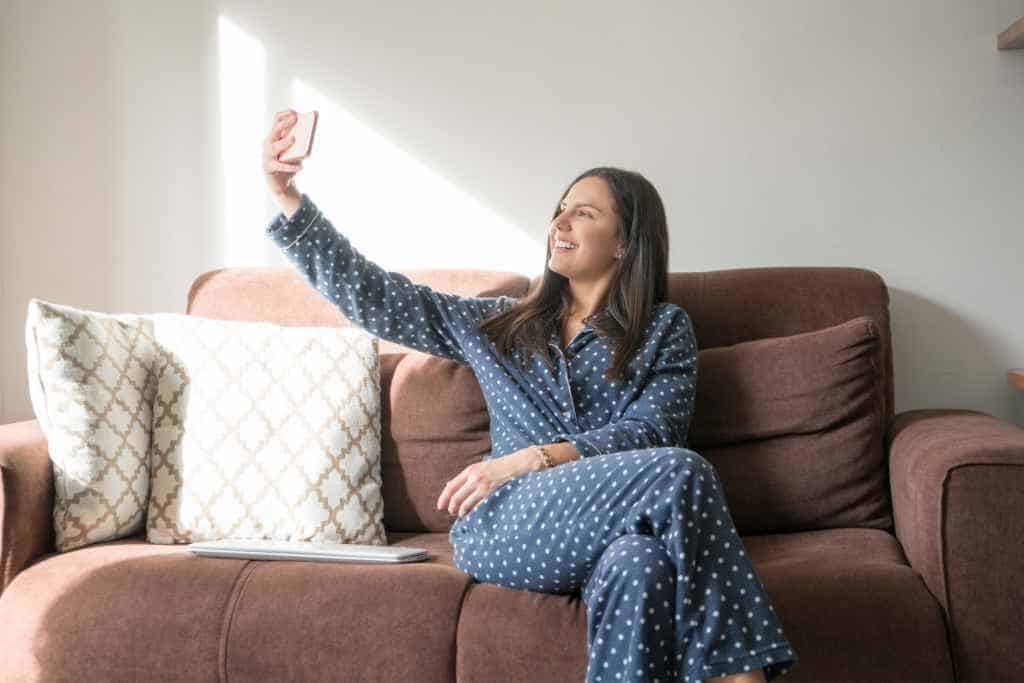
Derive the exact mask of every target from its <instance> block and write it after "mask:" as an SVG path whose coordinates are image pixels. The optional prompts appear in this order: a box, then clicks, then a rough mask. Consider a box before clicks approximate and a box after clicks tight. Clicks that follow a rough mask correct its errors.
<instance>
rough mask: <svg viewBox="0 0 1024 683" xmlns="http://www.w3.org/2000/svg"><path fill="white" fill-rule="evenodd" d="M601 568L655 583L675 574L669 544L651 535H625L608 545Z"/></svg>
mask: <svg viewBox="0 0 1024 683" xmlns="http://www.w3.org/2000/svg"><path fill="white" fill-rule="evenodd" d="M597 564H598V571H599V572H601V573H603V574H605V575H606V576H607V575H615V574H618V575H620V576H624V577H626V578H631V579H633V580H634V581H635V582H637V583H639V582H641V581H642V582H644V583H655V582H658V581H661V580H671V579H672V578H674V577H675V568H674V565H673V564H672V560H671V558H670V557H669V554H668V551H667V549H666V548H665V544H664V543H662V542H661V540H659V539H658V538H655V537H654V536H649V535H647V534H624V535H622V536H619V537H618V538H617V539H615V540H614V541H612V542H611V543H609V544H608V547H607V548H605V550H604V552H603V553H602V554H601V557H600V559H599V560H598V563H597Z"/></svg>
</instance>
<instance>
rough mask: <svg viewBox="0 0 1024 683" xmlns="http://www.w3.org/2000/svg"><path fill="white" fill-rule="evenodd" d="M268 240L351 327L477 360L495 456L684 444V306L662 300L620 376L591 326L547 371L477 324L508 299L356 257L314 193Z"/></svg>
mask: <svg viewBox="0 0 1024 683" xmlns="http://www.w3.org/2000/svg"><path fill="white" fill-rule="evenodd" d="M266 233H267V235H268V236H269V237H270V239H271V240H273V241H274V242H275V243H276V244H277V245H278V246H279V247H280V248H281V249H282V251H283V253H284V254H285V256H286V258H288V260H289V261H291V262H292V263H293V264H294V265H295V266H297V268H298V269H299V271H300V272H301V273H302V274H303V276H304V277H305V278H306V280H307V282H309V284H310V286H311V287H313V288H314V289H315V290H316V291H318V292H319V293H320V294H321V295H322V296H324V297H325V298H327V299H328V300H329V301H331V302H332V303H333V304H334V305H336V306H337V307H338V308H339V309H340V310H341V312H342V313H344V314H345V316H346V317H347V318H348V319H349V320H351V321H352V322H353V323H354V324H356V325H359V326H360V327H363V328H364V329H366V330H367V331H369V332H370V333H372V334H374V335H377V336H379V337H381V338H383V339H387V340H388V341H392V342H395V343H398V344H402V345H405V346H408V347H410V348H414V349H416V350H419V351H423V352H425V353H429V354H432V355H435V356H439V357H442V358H447V359H450V360H453V361H456V362H458V363H461V364H463V365H467V366H470V367H471V368H472V369H473V370H474V372H475V373H476V376H477V379H478V380H479V383H480V387H481V389H482V391H483V393H484V398H485V400H486V401H487V408H488V412H489V413H490V417H491V428H490V429H491V453H490V456H489V457H499V456H502V455H506V454H508V453H511V452H513V451H516V450H519V449H521V448H525V447H527V446H530V445H533V444H538V443H554V442H558V441H568V442H570V443H572V445H573V446H574V447H575V448H576V450H577V451H578V452H579V453H580V455H581V456H582V457H584V458H587V457H592V456H594V455H599V454H602V453H613V452H616V451H621V450H623V449H627V448H651V447H655V446H685V445H687V434H688V428H689V423H690V416H691V415H692V414H693V405H694V400H695V396H696V385H697V343H696V340H695V337H694V333H693V327H692V325H691V323H690V317H689V315H688V314H687V313H686V311H685V310H683V309H682V308H681V307H679V306H677V305H675V304H672V303H668V302H662V303H659V304H658V305H657V306H656V308H655V310H654V315H653V316H652V320H651V322H650V324H649V326H648V329H647V334H646V336H645V342H644V344H643V345H642V346H641V347H640V349H639V352H638V353H637V355H636V357H635V358H634V359H633V360H632V361H631V363H630V365H629V366H628V373H627V377H626V379H625V381H616V382H606V381H605V380H604V378H603V374H604V371H605V370H606V369H607V367H608V366H609V363H610V362H611V359H612V355H613V353H614V349H613V348H612V345H611V344H609V343H608V341H607V340H605V339H603V338H601V337H598V336H597V334H596V333H595V331H594V330H593V328H592V327H591V326H590V325H586V326H584V327H583V329H582V330H581V331H580V332H579V333H578V334H577V335H576V337H575V338H574V339H573V340H572V341H571V342H570V343H569V345H568V346H567V347H566V348H565V349H562V348H561V346H560V343H559V336H558V333H557V332H556V331H553V332H552V334H551V337H550V339H549V348H550V350H551V353H553V354H554V361H555V371H554V372H552V371H551V369H549V368H548V367H547V366H546V365H545V364H544V362H543V361H542V360H541V359H540V358H524V357H523V355H522V354H521V353H520V352H516V353H515V354H514V357H513V358H509V357H506V356H502V355H501V354H499V353H498V351H497V349H496V348H495V347H494V345H493V344H492V343H491V342H490V340H489V339H488V338H487V337H486V336H485V335H483V334H482V333H481V332H480V331H479V330H478V329H477V325H478V324H479V322H480V321H481V320H483V319H484V318H486V317H488V316H489V315H491V314H492V313H494V312H496V311H499V310H506V309H507V308H508V307H511V306H512V305H513V304H514V303H515V302H516V299H514V298H513V297H509V296H496V297H462V296H457V295H454V294H447V293H443V292H438V291H435V290H433V289H431V288H430V287H427V286H425V285H417V284H414V283H412V282H411V281H410V280H409V279H408V278H407V277H405V276H404V275H402V274H401V273H397V272H391V271H385V270H384V269H383V268H381V267H380V266H378V265H377V264H375V263H374V262H373V261H370V260H369V259H367V258H366V257H364V256H363V255H362V254H360V253H359V252H358V251H357V250H356V249H355V248H354V247H353V246H352V245H351V243H350V242H349V240H348V239H347V238H346V237H345V236H344V235H342V234H341V233H339V232H338V231H337V230H335V229H334V228H333V226H332V225H331V223H330V222H329V221H328V220H327V218H326V217H325V216H324V215H323V214H322V213H321V212H320V211H319V210H318V209H317V208H316V205H315V204H314V203H313V202H312V200H310V198H309V197H308V196H307V195H305V194H304V195H303V199H302V204H301V205H300V207H299V209H298V211H296V212H295V214H294V215H293V216H292V217H291V219H290V220H287V219H285V216H284V214H283V213H279V214H278V215H277V216H276V217H275V218H274V220H273V221H272V222H271V224H270V225H269V226H268V227H267V230H266Z"/></svg>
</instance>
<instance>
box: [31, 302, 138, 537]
mask: <svg viewBox="0 0 1024 683" xmlns="http://www.w3.org/2000/svg"><path fill="white" fill-rule="evenodd" d="M25 347H26V352H27V353H26V358H27V369H28V381H29V394H30V398H31V401H32V408H33V410H34V411H35V415H36V419H38V420H39V426H40V428H41V429H42V430H43V433H44V434H45V435H46V439H47V442H48V447H49V454H50V459H51V460H52V462H53V474H54V506H53V524H54V531H55V545H56V549H57V550H58V551H65V550H71V549H73V548H78V547H81V546H84V545H88V544H90V543H99V542H101V541H109V540H112V539H116V538H121V537H125V536H131V535H132V534H134V533H136V532H138V531H141V530H142V529H143V528H144V523H145V514H146V502H147V495H148V492H149V467H148V462H149V446H150V424H151V406H152V401H153V391H154V388H155V384H154V383H153V376H152V374H151V365H152V358H153V344H152V340H151V338H150V336H149V334H147V332H146V330H145V325H144V321H143V320H142V319H141V318H140V317H139V316H136V315H110V314H105V313H99V312H96V311H89V310H83V309H80V308H75V307H72V306H63V305H60V304H56V303H51V302H48V301H43V300H40V299H36V298H33V299H30V300H29V303H28V311H27V315H26V320H25Z"/></svg>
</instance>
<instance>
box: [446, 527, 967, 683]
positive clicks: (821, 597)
mask: <svg viewBox="0 0 1024 683" xmlns="http://www.w3.org/2000/svg"><path fill="white" fill-rule="evenodd" d="M743 543H744V547H745V548H746V550H747V552H748V554H749V555H750V559H751V561H752V562H753V564H754V566H755V568H756V569H757V572H758V576H759V577H760V579H761V581H762V583H763V584H764V586H765V589H766V590H767V592H768V594H769V595H770V596H771V600H772V604H773V605H774V606H775V608H776V611H777V613H778V615H779V618H780V620H781V621H782V623H783V628H784V630H785V632H786V636H787V637H788V638H789V639H790V641H791V642H792V643H793V646H794V647H795V648H796V650H797V654H798V655H799V656H800V661H799V663H798V664H797V665H796V667H795V668H794V669H793V671H792V673H791V674H789V675H792V676H794V678H793V680H794V681H797V680H801V681H812V680H814V681H824V680H829V681H840V680H841V681H882V680H902V681H910V680H918V681H952V680H953V673H952V664H951V663H950V659H949V654H948V653H949V649H948V646H947V643H946V632H945V626H944V622H943V618H942V613H941V611H940V609H939V606H938V603H937V602H936V601H935V599H934V598H933V597H932V595H931V594H930V593H929V592H928V590H927V589H926V588H925V585H924V583H923V582H922V581H921V577H920V575H918V574H917V572H915V571H914V569H913V568H911V567H910V566H909V565H908V564H907V563H906V560H905V558H904V556H903V553H902V551H901V550H900V547H899V544H898V542H897V541H896V538H895V537H894V536H892V535H891V534H889V533H888V532H885V531H880V530H877V529H857V528H844V529H826V530H816V531H806V532H799V533H789V534H771V535H759V536H745V537H743ZM574 633H575V635H573V634H574ZM586 638H587V619H586V605H585V603H583V602H582V600H581V599H580V598H579V596H578V595H576V594H574V595H542V594H538V593H530V592H526V591H519V590H513V589H509V588H504V587H500V586H495V585H491V584H483V583H474V584H472V586H471V587H470V590H469V592H468V593H467V594H466V597H465V600H464V602H463V607H462V618H461V619H460V621H459V649H458V660H457V663H456V665H457V669H456V678H457V680H458V681H460V683H485V682H487V683H489V682H490V681H493V680H494V672H495V671H501V672H502V673H503V675H502V679H501V680H502V681H507V682H509V683H514V682H517V681H523V682H527V681H529V682H530V683H534V682H536V683H541V682H543V681H551V682H552V683H554V682H556V681H558V682H561V681H570V680H583V677H584V673H585V671H586V654H587V653H586ZM538 662H544V665H543V666H542V667H541V666H538ZM538 671H542V672H543V675H538Z"/></svg>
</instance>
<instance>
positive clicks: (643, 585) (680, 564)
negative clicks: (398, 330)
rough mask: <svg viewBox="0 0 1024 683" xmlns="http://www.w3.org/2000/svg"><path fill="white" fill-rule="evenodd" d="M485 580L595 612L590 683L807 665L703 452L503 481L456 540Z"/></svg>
mask: <svg viewBox="0 0 1024 683" xmlns="http://www.w3.org/2000/svg"><path fill="white" fill-rule="evenodd" d="M449 540H450V541H451V544H452V546H453V548H454V563H455V566H456V567H458V568H459V569H461V570H462V571H464V572H466V573H467V574H469V575H470V576H471V577H472V578H473V579H475V580H477V581H482V582H487V583H494V584H498V585H502V586H506V587H508V588H513V589H518V590H528V591H536V592H542V593H558V594H572V593H576V592H578V591H579V592H581V597H582V598H583V600H584V601H585V603H586V605H587V625H588V628H587V650H588V663H587V673H586V683H599V682H600V683H608V682H618V681H662V682H668V681H673V682H675V681H679V682H683V681H685V682H686V683H697V682H699V681H703V680H704V679H706V678H711V677H715V676H724V675H727V674H733V673H741V672H744V671H751V670H754V669H756V668H758V667H761V668H763V669H764V675H765V678H766V679H767V680H769V681H771V680H773V679H775V678H778V677H779V676H781V675H783V674H784V673H786V672H787V671H789V669H790V668H792V666H793V665H794V664H795V663H796V661H797V657H796V654H795V651H794V649H793V647H792V645H790V643H789V641H788V640H787V639H786V637H785V635H784V634H783V632H782V626H781V624H780V622H779V620H778V619H777V617H776V615H775V608H774V607H772V605H771V603H770V602H769V600H768V596H767V595H766V593H765V590H764V587H763V586H762V585H761V582H760V580H759V578H758V576H757V574H756V573H755V572H754V568H753V566H752V565H751V563H750V561H749V559H748V558H747V555H746V553H745V552H744V550H743V545H742V542H741V540H740V537H739V535H738V533H737V532H736V528H735V526H734V524H733V521H732V516H731V514H730V512H729V510H728V507H727V504H726V500H725V496H724V494H723V489H722V486H721V482H720V481H719V479H718V474H717V472H716V471H715V470H714V467H713V466H712V465H711V464H710V463H709V462H708V461H707V460H705V459H704V457H703V456H701V455H699V454H698V453H696V452H695V451H692V450H689V449H686V448H676V447H662V448H646V449H637V450H628V451H620V452H617V453H608V454H604V455H598V456H594V457H591V458H583V459H578V460H573V461H571V462H568V463H565V464H562V465H558V466H556V467H553V468H551V469H547V470H540V471H537V472H530V473H528V474H526V475H524V476H521V477H517V478H516V479H513V480H511V481H508V482H506V483H504V484H502V485H501V486H500V487H498V488H497V489H495V490H494V491H492V492H491V493H490V495H488V496H487V497H486V498H484V499H483V500H482V501H480V502H479V503H478V504H477V505H476V506H475V507H474V508H473V509H472V510H470V512H468V513H467V514H466V515H464V516H462V517H461V518H459V519H457V520H456V522H455V524H454V525H453V526H452V528H451V531H450V532H449Z"/></svg>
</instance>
